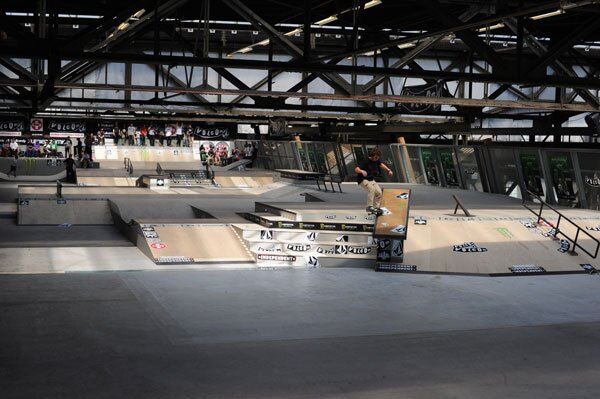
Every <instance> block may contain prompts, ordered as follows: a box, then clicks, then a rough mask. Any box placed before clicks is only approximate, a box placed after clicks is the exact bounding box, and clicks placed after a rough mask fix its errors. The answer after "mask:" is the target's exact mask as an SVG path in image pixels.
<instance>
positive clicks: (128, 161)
mask: <svg viewBox="0 0 600 399" xmlns="http://www.w3.org/2000/svg"><path fill="white" fill-rule="evenodd" d="M123 163H124V164H125V171H126V172H127V173H129V175H130V176H131V175H132V174H133V163H132V162H131V158H128V157H125V158H123Z"/></svg>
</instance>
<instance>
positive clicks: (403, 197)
mask: <svg viewBox="0 0 600 399" xmlns="http://www.w3.org/2000/svg"><path fill="white" fill-rule="evenodd" d="M408 197H409V194H408V193H402V194H399V195H396V198H398V199H402V200H407V199H408Z"/></svg>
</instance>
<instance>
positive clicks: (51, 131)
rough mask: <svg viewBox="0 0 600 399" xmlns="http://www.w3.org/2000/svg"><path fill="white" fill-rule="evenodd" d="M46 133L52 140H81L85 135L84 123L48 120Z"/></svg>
mask: <svg viewBox="0 0 600 399" xmlns="http://www.w3.org/2000/svg"><path fill="white" fill-rule="evenodd" d="M46 132H47V133H48V135H49V136H50V137H53V138H63V137H72V138H73V137H75V138H77V137H80V138H83V136H84V135H85V133H86V124H85V121H75V120H50V121H48V125H47V128H46Z"/></svg>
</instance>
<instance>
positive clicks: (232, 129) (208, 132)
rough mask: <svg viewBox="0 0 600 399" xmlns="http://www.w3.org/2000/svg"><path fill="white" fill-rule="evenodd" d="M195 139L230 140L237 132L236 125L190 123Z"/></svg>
mask: <svg viewBox="0 0 600 399" xmlns="http://www.w3.org/2000/svg"><path fill="white" fill-rule="evenodd" d="M192 131H193V132H194V138H195V139H196V140H232V139H234V138H235V136H236V134H237V125H235V124H220V125H192Z"/></svg>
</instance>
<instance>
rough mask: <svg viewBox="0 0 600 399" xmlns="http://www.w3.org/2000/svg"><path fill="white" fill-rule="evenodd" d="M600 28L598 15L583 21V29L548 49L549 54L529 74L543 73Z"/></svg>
mask: <svg viewBox="0 0 600 399" xmlns="http://www.w3.org/2000/svg"><path fill="white" fill-rule="evenodd" d="M599 27H600V18H599V17H598V16H597V15H594V16H592V17H590V18H588V19H587V20H585V21H582V24H581V29H577V30H574V31H573V32H571V33H570V34H569V35H567V36H565V37H563V38H562V39H561V40H559V41H558V42H557V43H556V44H555V45H554V46H551V47H550V48H549V49H548V52H547V53H546V54H545V55H544V56H543V57H542V58H540V59H539V61H538V62H537V63H536V64H535V65H534V66H532V67H531V68H530V69H529V71H528V72H527V73H528V74H530V75H531V74H535V73H536V72H540V71H542V69H543V68H545V67H547V66H548V65H550V64H551V63H552V62H554V61H555V60H556V59H558V57H560V55H561V54H563V53H564V52H565V51H567V50H568V49H570V48H571V47H573V46H574V45H575V44H577V42H578V41H580V40H581V38H583V37H585V36H586V35H587V34H589V33H591V32H593V31H595V30H596V29H598V28H599Z"/></svg>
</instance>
